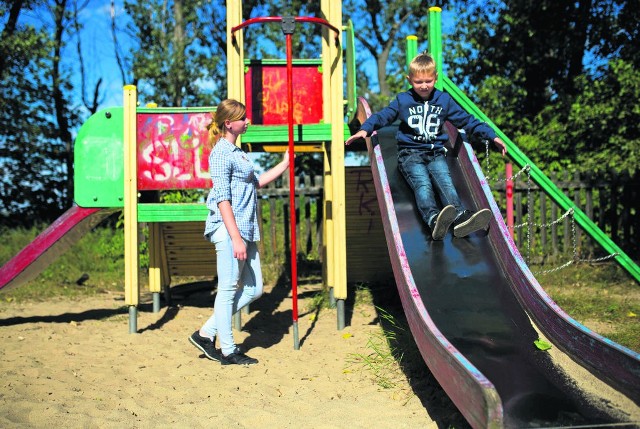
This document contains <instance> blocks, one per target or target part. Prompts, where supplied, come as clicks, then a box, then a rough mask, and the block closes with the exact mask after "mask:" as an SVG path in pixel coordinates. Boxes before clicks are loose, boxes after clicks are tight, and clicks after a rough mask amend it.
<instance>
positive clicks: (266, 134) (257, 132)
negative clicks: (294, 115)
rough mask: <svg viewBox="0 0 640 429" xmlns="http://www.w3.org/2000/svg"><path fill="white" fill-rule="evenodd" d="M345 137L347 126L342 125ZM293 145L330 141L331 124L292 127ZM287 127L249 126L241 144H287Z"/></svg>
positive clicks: (347, 131) (348, 134)
mask: <svg viewBox="0 0 640 429" xmlns="http://www.w3.org/2000/svg"><path fill="white" fill-rule="evenodd" d="M344 129H345V134H344V135H345V136H346V138H348V136H350V135H351V134H350V132H349V126H348V125H347V124H345V125H344ZM293 140H294V142H295V143H312V142H323V141H324V142H328V141H331V124H308V125H294V126H293ZM288 142H289V126H288V125H250V126H249V128H248V129H247V132H246V133H245V134H244V135H243V136H242V143H288Z"/></svg>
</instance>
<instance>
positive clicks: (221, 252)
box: [202, 224, 263, 355]
mask: <svg viewBox="0 0 640 429" xmlns="http://www.w3.org/2000/svg"><path fill="white" fill-rule="evenodd" d="M210 240H211V242H212V243H213V244H214V245H215V247H216V264H217V269H218V291H217V293H216V301H215V304H214V310H213V315H212V316H211V317H210V318H209V320H207V321H206V322H205V324H204V325H203V327H202V331H203V332H204V333H206V334H207V335H209V336H212V337H214V336H216V335H217V337H218V339H219V340H220V348H221V349H222V353H223V354H225V355H229V354H230V353H233V352H234V350H235V347H236V344H235V341H234V340H233V332H232V331H231V316H232V315H233V314H234V313H235V312H236V311H239V310H240V309H242V307H244V306H245V305H247V304H249V303H251V302H253V301H255V300H256V299H258V298H259V297H260V295H262V286H263V284H262V271H261V268H260V254H259V253H258V246H257V245H256V242H255V241H245V244H246V246H247V259H246V260H245V261H239V260H238V259H236V258H234V257H233V244H232V243H231V237H230V236H229V233H228V232H227V228H226V227H225V226H224V224H222V225H220V226H219V227H218V229H216V230H215V232H213V234H211V237H210Z"/></svg>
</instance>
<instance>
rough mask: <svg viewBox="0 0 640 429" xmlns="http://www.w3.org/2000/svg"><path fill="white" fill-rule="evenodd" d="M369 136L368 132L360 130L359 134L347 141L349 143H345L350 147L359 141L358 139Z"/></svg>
mask: <svg viewBox="0 0 640 429" xmlns="http://www.w3.org/2000/svg"><path fill="white" fill-rule="evenodd" d="M366 136H367V132H366V131H365V130H360V131H358V132H357V133H355V134H354V135H352V136H351V137H349V138H348V139H347V141H345V142H344V144H345V145H347V146H349V145H350V144H351V143H353V142H354V141H356V140H358V139H363V138H365V137H366Z"/></svg>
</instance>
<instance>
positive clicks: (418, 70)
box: [409, 52, 436, 76]
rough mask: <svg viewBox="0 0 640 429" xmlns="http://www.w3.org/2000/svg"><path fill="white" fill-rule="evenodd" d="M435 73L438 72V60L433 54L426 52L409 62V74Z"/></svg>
mask: <svg viewBox="0 0 640 429" xmlns="http://www.w3.org/2000/svg"><path fill="white" fill-rule="evenodd" d="M434 73H436V62H435V60H434V59H433V57H432V56H431V54H428V53H426V52H423V53H421V54H418V55H416V56H415V57H414V58H413V60H411V62H410V63H409V76H416V75H418V74H434Z"/></svg>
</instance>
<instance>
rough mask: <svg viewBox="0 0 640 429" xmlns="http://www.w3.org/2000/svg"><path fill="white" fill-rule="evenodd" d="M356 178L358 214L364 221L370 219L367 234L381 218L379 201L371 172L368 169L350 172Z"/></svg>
mask: <svg viewBox="0 0 640 429" xmlns="http://www.w3.org/2000/svg"><path fill="white" fill-rule="evenodd" d="M350 174H354V175H355V176H356V187H355V190H356V195H357V196H358V198H359V204H358V214H359V215H360V216H361V217H362V218H363V219H368V226H367V232H371V231H372V230H373V229H374V221H375V220H376V219H378V218H379V217H380V212H379V210H378V199H377V197H376V190H375V187H374V184H373V177H372V176H371V171H369V170H367V169H357V170H353V171H351V172H350Z"/></svg>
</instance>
